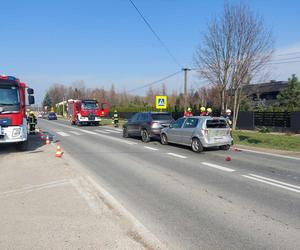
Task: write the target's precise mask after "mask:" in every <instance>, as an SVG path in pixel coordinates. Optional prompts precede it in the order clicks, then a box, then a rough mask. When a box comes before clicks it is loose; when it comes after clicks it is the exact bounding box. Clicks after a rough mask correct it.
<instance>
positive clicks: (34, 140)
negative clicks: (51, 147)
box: [0, 134, 45, 155]
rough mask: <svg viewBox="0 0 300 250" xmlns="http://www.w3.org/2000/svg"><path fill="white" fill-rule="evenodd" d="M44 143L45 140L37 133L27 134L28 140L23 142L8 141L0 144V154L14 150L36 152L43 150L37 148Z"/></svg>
mask: <svg viewBox="0 0 300 250" xmlns="http://www.w3.org/2000/svg"><path fill="white" fill-rule="evenodd" d="M43 145H45V140H41V139H40V136H39V135H38V134H35V135H28V142H27V143H26V142H25V143H24V144H17V143H8V144H0V155H2V154H7V153H13V152H14V153H16V152H28V153H38V152H42V151H43V150H37V149H38V148H40V147H41V146H43Z"/></svg>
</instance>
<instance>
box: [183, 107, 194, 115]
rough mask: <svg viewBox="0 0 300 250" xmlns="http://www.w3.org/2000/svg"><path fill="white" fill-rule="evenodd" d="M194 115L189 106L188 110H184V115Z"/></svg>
mask: <svg viewBox="0 0 300 250" xmlns="http://www.w3.org/2000/svg"><path fill="white" fill-rule="evenodd" d="M188 116H193V113H192V109H191V108H188V109H187V111H185V112H184V117H188Z"/></svg>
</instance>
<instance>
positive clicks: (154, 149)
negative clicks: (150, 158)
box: [144, 146, 158, 151]
mask: <svg viewBox="0 0 300 250" xmlns="http://www.w3.org/2000/svg"><path fill="white" fill-rule="evenodd" d="M144 148H147V149H150V150H153V151H157V150H158V149H157V148H152V147H148V146H144Z"/></svg>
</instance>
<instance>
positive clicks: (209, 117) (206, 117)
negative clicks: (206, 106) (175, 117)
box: [184, 116, 225, 120]
mask: <svg viewBox="0 0 300 250" xmlns="http://www.w3.org/2000/svg"><path fill="white" fill-rule="evenodd" d="M184 118H198V119H202V120H215V119H219V120H225V118H224V117H221V116H213V117H211V116H187V117H184Z"/></svg>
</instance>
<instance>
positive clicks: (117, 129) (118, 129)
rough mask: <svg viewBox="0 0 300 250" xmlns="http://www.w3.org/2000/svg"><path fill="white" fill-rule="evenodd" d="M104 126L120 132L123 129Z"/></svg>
mask: <svg viewBox="0 0 300 250" xmlns="http://www.w3.org/2000/svg"><path fill="white" fill-rule="evenodd" d="M106 128H108V129H112V130H116V131H120V132H121V131H123V129H121V128H114V127H106Z"/></svg>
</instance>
